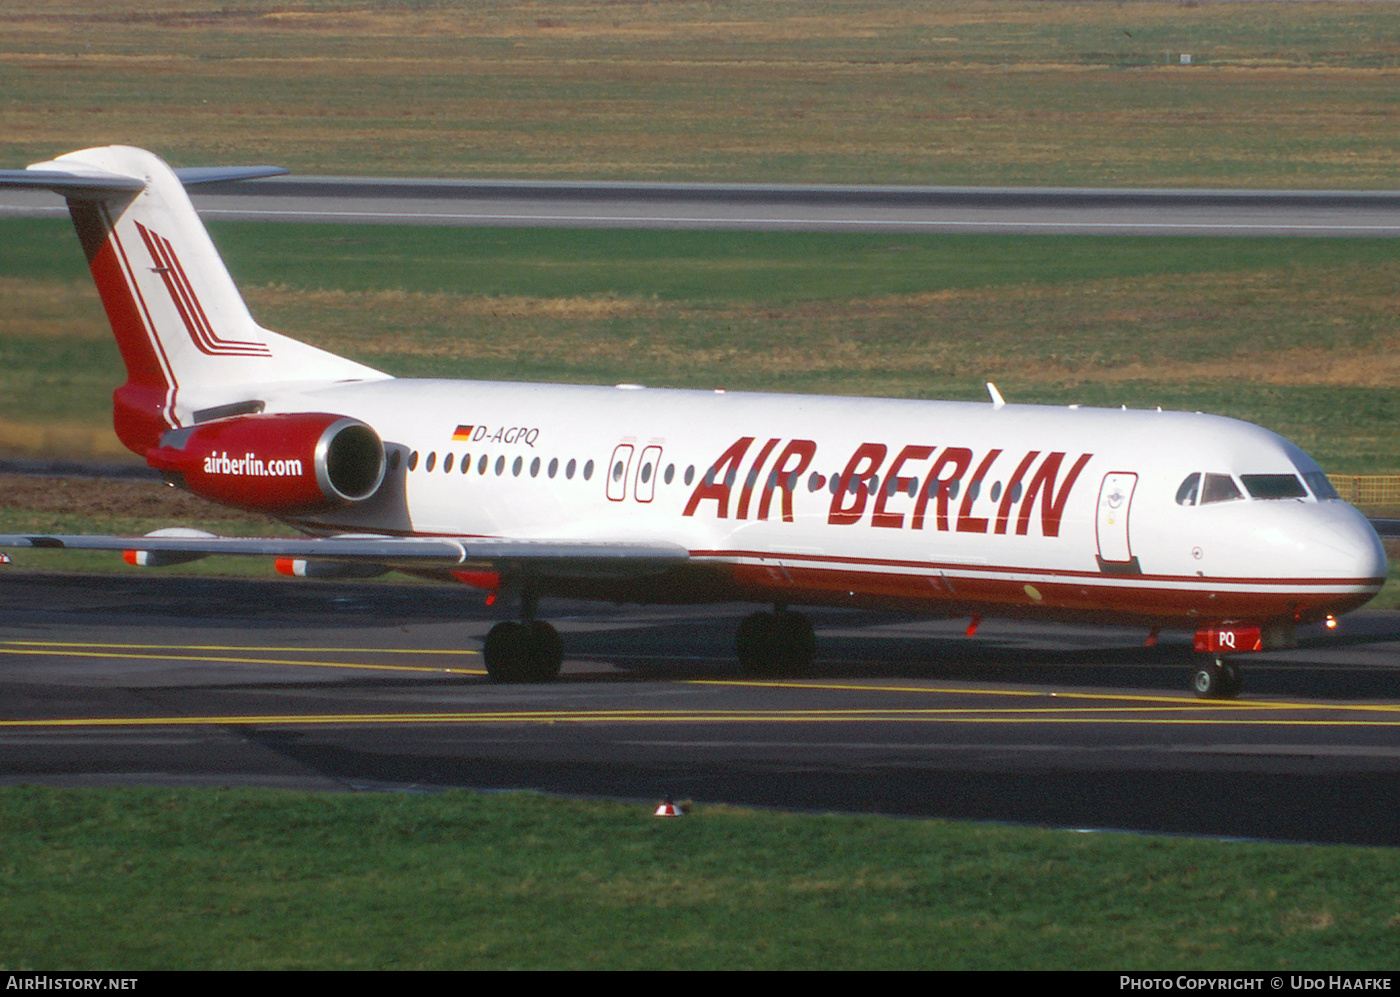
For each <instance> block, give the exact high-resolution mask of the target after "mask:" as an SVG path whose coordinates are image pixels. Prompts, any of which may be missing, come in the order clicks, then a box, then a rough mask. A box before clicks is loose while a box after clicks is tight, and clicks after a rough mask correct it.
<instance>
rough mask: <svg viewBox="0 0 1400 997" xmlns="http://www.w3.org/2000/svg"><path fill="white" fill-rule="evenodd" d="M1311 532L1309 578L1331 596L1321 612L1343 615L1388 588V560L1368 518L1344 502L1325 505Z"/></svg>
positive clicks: (1309, 536)
mask: <svg viewBox="0 0 1400 997" xmlns="http://www.w3.org/2000/svg"><path fill="white" fill-rule="evenodd" d="M1310 508H1312V509H1316V510H1317V513H1316V515H1315V516H1313V517H1310V518H1311V519H1312V527H1311V529H1309V531H1308V539H1307V541H1306V544H1305V550H1306V558H1305V560H1306V575H1307V576H1308V577H1309V578H1312V579H1315V580H1316V582H1317V583H1319V584H1320V585H1322V586H1324V587H1325V589H1324V590H1325V591H1326V592H1328V593H1329V597H1330V598H1329V601H1328V604H1326V605H1322V606H1318V607H1317V608H1316V610H1315V611H1314V612H1311V613H1308V614H1306V615H1308V616H1311V617H1312V618H1314V619H1316V618H1318V611H1320V610H1325V611H1326V612H1327V613H1334V614H1340V613H1345V612H1350V611H1351V610H1353V609H1356V608H1358V607H1360V606H1363V605H1365V604H1366V603H1367V602H1369V601H1370V600H1371V599H1372V598H1373V597H1374V596H1375V595H1376V593H1377V592H1379V591H1380V590H1381V586H1382V585H1384V584H1385V577H1386V557H1385V547H1384V546H1382V544H1381V538H1380V537H1378V536H1377V535H1376V531H1375V529H1373V528H1372V526H1371V524H1370V522H1369V521H1368V520H1367V519H1366V517H1365V516H1363V515H1361V513H1359V512H1357V511H1356V510H1355V509H1353V508H1352V507H1351V506H1349V505H1347V504H1346V503H1345V502H1322V503H1319V504H1318V505H1316V506H1312V507H1310Z"/></svg>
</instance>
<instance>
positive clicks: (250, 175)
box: [0, 163, 287, 201]
mask: <svg viewBox="0 0 1400 997" xmlns="http://www.w3.org/2000/svg"><path fill="white" fill-rule="evenodd" d="M56 165H58V164H55V163H35V164H34V165H33V166H31V167H30V168H29V169H27V170H0V187H29V188H33V189H35V190H51V191H53V192H54V193H56V194H61V195H63V196H64V197H71V198H73V199H75V200H79V201H82V200H101V199H103V198H107V197H112V196H113V195H120V194H124V193H135V192H137V191H139V190H143V189H144V188H145V186H146V181H145V180H143V179H141V178H140V177H133V176H126V175H123V174H120V173H108V172H105V171H103V170H95V169H91V168H77V167H73V166H69V165H68V164H63V166H64V168H63V169H54V168H53V167H55V166H56ZM286 172H287V171H286V170H284V169H283V168H282V167H280V166H195V167H189V168H186V169H182V170H176V171H175V175H176V176H177V177H179V178H180V183H182V184H184V185H185V186H186V187H193V186H196V185H198V184H206V183H225V182H228V181H233V180H256V179H258V178H260V177H280V176H283V175H285V174H286Z"/></svg>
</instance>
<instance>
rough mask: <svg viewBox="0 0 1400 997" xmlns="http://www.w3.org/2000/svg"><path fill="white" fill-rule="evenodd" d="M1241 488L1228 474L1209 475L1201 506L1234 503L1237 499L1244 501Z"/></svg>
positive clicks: (1202, 493) (1202, 494)
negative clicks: (1213, 503) (1215, 503)
mask: <svg viewBox="0 0 1400 997" xmlns="http://www.w3.org/2000/svg"><path fill="white" fill-rule="evenodd" d="M1242 498H1244V495H1243V494H1241V492H1240V488H1239V486H1238V485H1236V484H1235V479H1234V478H1232V477H1230V476H1229V475H1228V474H1207V475H1206V484H1205V488H1204V489H1203V490H1202V492H1201V505H1209V504H1210V503H1212V502H1233V501H1234V500H1235V499H1242Z"/></svg>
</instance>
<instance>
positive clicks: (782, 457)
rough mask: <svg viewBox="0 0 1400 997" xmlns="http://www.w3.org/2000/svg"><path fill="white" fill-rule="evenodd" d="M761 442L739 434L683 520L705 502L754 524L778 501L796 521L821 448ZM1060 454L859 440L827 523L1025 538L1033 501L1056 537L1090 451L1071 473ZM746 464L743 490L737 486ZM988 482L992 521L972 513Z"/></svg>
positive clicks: (835, 485)
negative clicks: (798, 497) (806, 478)
mask: <svg viewBox="0 0 1400 997" xmlns="http://www.w3.org/2000/svg"><path fill="white" fill-rule="evenodd" d="M757 439H758V438H757V437H754V436H742V437H740V438H739V439H737V440H735V441H734V443H733V444H731V445H730V447H729V448H728V449H727V450H725V451H724V453H722V454H720V456H719V458H718V459H717V460H716V461H715V462H714V464H712V465H711V467H710V469H709V471H707V472H706V473H705V476H704V477H703V478H702V479H701V481H700V483H699V484H698V485H696V487H695V491H693V492H692V493H691V495H690V501H689V502H687V503H686V506H685V513H684V514H685V515H687V516H694V515H696V514H697V512H701V511H702V506H703V503H706V502H713V503H715V504H714V507H713V508H714V511H715V515H716V517H717V518H719V519H728V518H729V516H730V512H731V508H732V511H733V515H734V518H735V519H748V518H749V516H750V513H752V515H753V518H755V519H768V518H769V517H770V516H771V515H772V514H773V511H774V509H773V506H774V499H775V498H777V500H778V503H777V504H778V508H779V510H780V513H781V515H782V518H783V522H786V523H790V522H792V521H793V495H794V493H795V492H796V491H797V490H798V481H799V479H801V477H802V476H803V475H804V474H806V473H807V471H808V469H809V468H810V467H811V465H812V461H813V459H814V458H815V457H816V454H817V444H816V442H815V441H813V440H789V441H788V442H787V443H786V444H783V441H782V440H781V439H769V440H766V441H765V442H763V443H761V444H758V445H757V446H755V444H756V443H757ZM755 451H756V452H755ZM751 452H755V453H754V456H753V458H752V460H751V461H750V460H749V454H750V453H751ZM775 455H776V456H775ZM1066 456H1067V455H1066V454H1065V452H1064V451H1058V450H1057V451H1053V452H1050V453H1043V452H1042V451H1040V450H1031V451H1029V452H1028V453H1026V454H1025V455H1023V456H1021V457H1019V458H1016V457H1013V456H1011V455H1008V454H1006V453H1005V452H1004V451H1002V450H999V449H997V450H988V451H987V452H986V453H984V454H982V455H980V457H979V456H978V455H977V454H974V453H973V451H972V450H970V449H968V448H967V447H943V448H942V449H941V450H940V449H939V448H938V447H936V446H928V445H924V444H909V445H908V446H905V447H903V448H902V449H900V450H898V451H894V452H893V453H892V452H891V449H890V447H888V446H886V445H885V444H883V443H862V444H861V445H860V446H859V447H857V448H856V450H855V452H854V453H853V454H851V456H850V458H849V459H848V460H847V461H846V466H845V469H844V470H843V471H842V472H841V473H840V474H839V475H837V476H836V478H835V480H833V481H831V482H830V487H829V488H827V491H829V492H830V494H831V503H830V506H829V508H828V511H827V522H828V523H829V524H831V525H832V526H850V525H853V524H855V523H858V522H860V521H861V519H862V518H864V516H865V514H866V511H867V509H868V510H869V512H870V525H871V526H874V527H884V528H886V529H895V530H898V529H903V528H905V527H906V526H907V527H908V528H909V529H913V530H922V529H925V528H926V527H927V528H932V529H937V530H941V531H944V532H948V531H952V532H956V533H997V534H1003V533H1007V532H1009V531H1012V530H1013V529H1014V532H1015V534H1016V535H1018V536H1025V535H1026V534H1027V533H1028V532H1029V530H1030V524H1031V518H1032V516H1033V514H1034V511H1035V507H1036V504H1037V503H1039V505H1040V517H1039V521H1040V532H1041V533H1042V535H1044V536H1047V537H1057V536H1059V535H1060V519H1061V517H1062V516H1063V515H1064V510H1065V505H1066V503H1067V502H1068V501H1069V494H1070V492H1071V491H1072V490H1073V489H1074V484H1075V482H1076V481H1077V480H1078V478H1079V472H1081V471H1082V470H1084V466H1085V465H1086V464H1088V463H1089V459H1090V458H1091V457H1092V456H1093V454H1087V453H1086V454H1080V455H1079V456H1078V457H1077V458H1075V460H1074V461H1073V463H1072V464H1069V465H1068V466H1066ZM746 463H748V471H747V472H746V473H744V474H743V484H742V485H741V486H738V487H737V488H736V485H738V482H739V479H740V473H741V470H742V468H743V467H744V465H745V464H746ZM1008 475H1009V477H1008ZM964 478H967V481H966V482H965V483H964V480H963V479H964ZM760 479H762V480H763V484H762V487H761V488H760V487H759V481H760ZM989 480H990V481H993V482H995V484H993V485H992V487H991V489H990V491H989V492H988V495H987V497H988V499H989V500H990V501H991V502H993V503H995V508H996V514H995V516H990V515H988V516H977V515H974V514H973V513H974V512H975V511H977V508H976V503H977V499H978V497H979V496H980V495H981V494H982V491H983V483H984V482H985V481H989ZM826 485H827V479H826V478H825V477H824V476H822V475H820V474H816V475H813V481H812V484H811V486H810V487H811V490H813V491H815V490H817V489H819V488H823V487H825V486H826ZM755 491H757V493H758V494H757V496H755ZM736 492H737V493H738V494H737V496H736V495H735V493H736ZM988 511H990V510H988ZM1013 524H1014V525H1013Z"/></svg>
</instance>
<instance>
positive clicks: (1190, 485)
mask: <svg viewBox="0 0 1400 997" xmlns="http://www.w3.org/2000/svg"><path fill="white" fill-rule="evenodd" d="M1200 490H1201V474H1200V472H1199V471H1197V472H1196V473H1195V474H1188V475H1187V476H1186V480H1185V481H1183V482H1182V483H1181V487H1180V488H1178V489H1177V490H1176V504H1177V505H1195V504H1196V496H1197V494H1199V492H1200Z"/></svg>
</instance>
